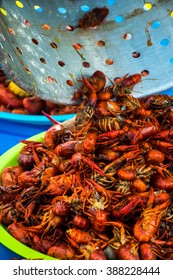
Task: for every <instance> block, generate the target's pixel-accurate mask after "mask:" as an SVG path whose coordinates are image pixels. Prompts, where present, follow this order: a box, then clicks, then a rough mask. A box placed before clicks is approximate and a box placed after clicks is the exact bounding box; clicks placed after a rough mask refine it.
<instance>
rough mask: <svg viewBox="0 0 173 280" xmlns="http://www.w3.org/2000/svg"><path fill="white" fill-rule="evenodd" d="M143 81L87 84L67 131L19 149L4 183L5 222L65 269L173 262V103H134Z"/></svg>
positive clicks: (160, 99)
mask: <svg viewBox="0 0 173 280" xmlns="http://www.w3.org/2000/svg"><path fill="white" fill-rule="evenodd" d="M141 80H142V77H141V75H140V74H134V75H132V76H128V75H125V76H124V77H122V78H119V79H116V80H115V81H114V83H112V84H111V85H109V86H106V82H107V81H106V77H105V75H104V73H102V72H101V71H96V72H94V73H93V74H92V76H91V77H87V78H86V77H82V80H81V83H82V85H81V88H79V89H78V91H77V92H76V93H75V94H74V99H76V100H77V99H81V104H80V106H79V108H78V111H77V115H76V118H75V120H74V122H71V123H70V125H65V123H59V122H56V121H54V120H53V119H52V118H51V117H50V115H48V114H47V113H44V114H45V115H46V116H47V117H48V118H49V119H50V120H51V121H52V122H53V124H52V126H51V127H50V128H49V129H48V130H47V131H46V132H45V136H44V141H43V142H39V141H38V142H37V141H29V140H26V141H22V143H23V144H24V145H23V147H22V149H21V151H20V153H19V155H18V165H16V166H12V167H10V166H9V167H6V168H5V169H4V170H3V172H2V174H1V186H0V221H1V223H2V224H4V225H5V226H6V227H7V231H8V232H9V234H11V235H13V236H14V237H15V238H16V239H17V240H19V241H20V242H22V243H24V244H25V245H27V246H29V247H31V248H33V249H35V250H36V251H40V252H43V253H44V254H47V255H49V256H53V257H55V258H60V259H81V260H83V259H86V260H106V259H121V260H135V259H136V260H140V259H142V260H155V259H173V219H172V217H173V213H172V190H173V172H172V168H173V166H172V159H173V129H172V125H173V109H172V104H173V98H172V97H171V96H168V95H161V94H155V95H153V96H149V97H144V98H141V99H136V98H135V97H133V96H132V95H131V90H132V88H133V87H134V85H135V84H136V83H138V82H141Z"/></svg>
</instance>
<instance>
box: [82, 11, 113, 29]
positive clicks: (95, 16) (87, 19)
mask: <svg viewBox="0 0 173 280" xmlns="http://www.w3.org/2000/svg"><path fill="white" fill-rule="evenodd" d="M108 13H109V9H108V8H107V7H106V6H104V7H103V8H98V7H96V8H94V9H93V10H92V11H90V12H88V13H86V14H84V16H83V17H82V18H80V19H79V25H78V26H77V27H80V28H83V29H87V28H89V27H92V28H95V27H97V26H98V25H100V24H101V23H102V22H103V20H104V19H105V18H106V17H107V15H108Z"/></svg>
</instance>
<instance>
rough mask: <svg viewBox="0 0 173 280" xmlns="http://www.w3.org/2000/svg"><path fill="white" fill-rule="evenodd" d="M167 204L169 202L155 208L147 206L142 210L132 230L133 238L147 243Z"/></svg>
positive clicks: (157, 225)
mask: <svg viewBox="0 0 173 280" xmlns="http://www.w3.org/2000/svg"><path fill="white" fill-rule="evenodd" d="M169 204H170V200H166V201H165V202H163V203H161V204H158V205H156V206H155V207H152V206H151V205H149V206H148V207H147V208H145V209H144V211H143V212H142V213H141V216H140V218H139V219H138V220H137V222H136V223H135V225H134V228H133V234H134V237H135V238H136V239H137V240H138V241H140V242H148V241H150V240H151V239H152V237H153V236H154V234H155V233H156V232H157V229H158V227H159V224H160V221H161V218H162V216H163V215H164V213H165V211H167V208H168V206H169Z"/></svg>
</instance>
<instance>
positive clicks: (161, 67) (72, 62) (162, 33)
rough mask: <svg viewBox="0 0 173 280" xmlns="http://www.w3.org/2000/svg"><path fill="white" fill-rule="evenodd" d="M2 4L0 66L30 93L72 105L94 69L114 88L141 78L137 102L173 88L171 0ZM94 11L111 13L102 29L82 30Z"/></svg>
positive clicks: (10, 0) (34, 0)
mask: <svg viewBox="0 0 173 280" xmlns="http://www.w3.org/2000/svg"><path fill="white" fill-rule="evenodd" d="M0 2H1V4H0V65H1V67H2V69H3V70H4V72H5V73H6V74H7V75H8V76H9V78H11V79H12V80H13V81H14V82H15V83H16V84H17V85H19V86H20V87H22V88H23V89H24V90H26V91H28V92H32V93H34V94H35V95H38V96H40V97H41V98H43V99H45V100H46V99H49V100H52V101H54V102H57V103H63V104H72V103H73V101H72V97H73V95H74V92H75V91H76V89H77V88H78V87H79V86H80V85H81V83H80V82H79V80H80V78H81V76H83V75H84V76H91V75H92V74H93V72H94V71H96V70H101V71H103V72H104V73H105V74H106V76H107V77H108V79H107V80H108V82H109V81H110V80H111V81H113V80H114V78H115V77H117V76H123V75H125V74H127V73H129V74H134V73H141V74H142V75H143V79H142V82H141V83H140V84H138V85H136V86H135V87H134V90H133V94H134V95H135V96H136V97H139V96H143V95H149V94H151V93H155V92H158V91H162V90H165V89H168V88H170V87H172V86H173V78H172V77H173V1H169V0H164V1H162V0H149V1H143V0H135V1H131V0H127V1H121V0H116V1H115V0H102V1H90V0H85V1H84V0H76V1H75V0H73V1H72V0H71V1H61V0H58V1H57V0H51V1H41V0H21V1H14V0H8V1H5V0H2V1H0ZM96 7H99V8H102V7H107V8H108V9H109V14H108V15H107V16H106V18H105V19H104V20H103V21H102V22H101V24H99V25H96V26H94V28H93V27H92V28H91V27H88V28H85V29H84V28H81V27H78V25H79V19H80V18H83V16H84V15H85V14H86V13H88V12H91V11H92V10H93V9H94V8H96ZM109 79H110V80H109Z"/></svg>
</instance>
